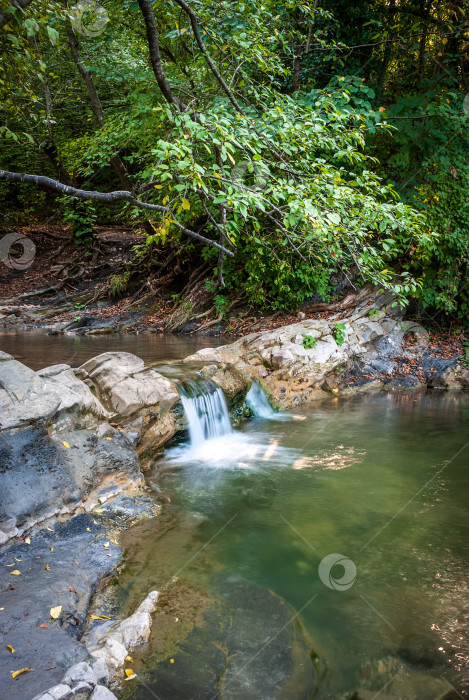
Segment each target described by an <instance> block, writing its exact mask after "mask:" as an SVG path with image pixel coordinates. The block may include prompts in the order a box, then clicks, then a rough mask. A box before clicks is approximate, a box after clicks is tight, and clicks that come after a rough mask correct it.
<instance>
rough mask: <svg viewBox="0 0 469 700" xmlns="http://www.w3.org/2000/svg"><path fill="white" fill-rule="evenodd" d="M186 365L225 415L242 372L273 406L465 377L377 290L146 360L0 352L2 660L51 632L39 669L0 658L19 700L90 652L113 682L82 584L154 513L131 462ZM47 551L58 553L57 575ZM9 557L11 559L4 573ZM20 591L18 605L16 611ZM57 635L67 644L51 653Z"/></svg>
mask: <svg viewBox="0 0 469 700" xmlns="http://www.w3.org/2000/svg"><path fill="white" fill-rule="evenodd" d="M135 341H136V343H138V339H137V338H136V339H135ZM135 347H136V349H137V348H138V345H137V344H136V346H135ZM188 377H195V378H197V377H199V378H200V377H203V378H204V379H205V381H206V383H207V386H208V389H207V390H208V391H210V392H211V391H214V390H216V391H220V389H221V390H222V391H223V395H224V396H225V397H226V400H227V401H228V403H229V404H230V405H231V407H232V409H233V410H234V411H235V412H236V413H237V416H238V417H242V416H246V415H247V413H246V411H245V405H244V402H245V397H246V393H247V391H248V389H249V388H250V387H251V385H252V383H253V382H254V381H256V382H258V383H259V385H260V386H261V387H263V389H264V390H265V392H266V393H267V394H268V395H269V397H270V398H271V401H272V402H273V403H274V404H275V405H277V406H278V407H281V408H282V409H286V408H292V407H296V406H299V405H301V406H306V405H308V404H311V402H313V401H318V400H319V399H327V397H331V396H332V397H335V398H336V399H339V398H340V397H345V398H346V397H348V396H349V395H355V394H356V393H360V392H368V393H369V392H377V391H385V392H396V391H409V390H410V391H412V392H414V395H415V391H416V390H421V391H427V390H428V388H429V387H433V389H434V390H438V391H440V390H442V389H448V390H454V391H456V392H463V391H464V390H466V389H467V387H468V386H469V372H468V370H467V368H465V367H464V364H463V363H461V362H460V361H459V360H458V358H457V357H455V356H451V353H449V357H448V356H446V353H445V352H444V351H443V352H437V348H435V347H433V346H432V341H431V338H430V336H429V334H428V333H427V332H426V331H425V329H423V328H422V327H421V326H420V325H419V324H416V323H413V322H410V321H405V320H403V319H402V318H401V317H400V314H399V312H398V310H396V308H395V307H393V306H392V299H391V298H390V297H389V295H387V294H383V293H378V294H376V295H375V296H374V298H373V299H370V298H369V294H368V292H367V293H363V296H362V298H360V297H358V296H357V297H356V298H355V304H354V306H353V310H352V311H351V313H349V314H348V315H347V316H346V317H345V318H344V317H343V315H340V316H337V315H335V316H330V317H329V319H328V320H326V319H302V320H301V321H298V322H297V323H295V324H293V325H289V326H282V327H280V328H278V329H274V330H269V331H264V332H261V333H257V334H251V335H248V336H245V337H242V338H240V339H238V340H236V341H235V342H233V343H231V344H229V345H225V346H220V347H218V348H202V349H200V350H198V351H197V352H196V353H194V354H192V355H190V356H189V357H186V358H185V360H184V361H183V362H176V363H169V364H168V363H165V364H164V365H162V366H160V367H158V368H157V369H155V368H150V367H148V366H145V363H144V362H143V361H142V360H141V359H140V358H138V357H137V356H136V355H134V354H130V353H125V352H107V353H104V354H101V355H99V356H97V357H94V358H91V359H89V360H87V361H86V362H85V363H83V364H81V365H80V366H79V367H76V368H74V369H71V368H70V367H69V366H67V365H63V364H59V365H55V366H52V367H48V368H45V369H41V370H39V371H37V372H34V371H32V370H31V369H29V368H28V367H27V366H25V365H23V364H21V363H20V362H18V361H17V360H15V359H14V358H12V357H11V356H9V355H8V354H6V353H2V354H1V357H0V380H1V387H2V403H3V405H2V417H1V423H2V425H1V428H2V455H1V458H2V462H1V463H2V469H1V473H0V482H1V485H2V489H1V496H0V506H1V507H0V531H1V533H0V537H1V540H2V543H3V544H4V548H3V551H2V552H1V555H2V557H5V561H7V562H8V563H7V564H5V566H4V570H3V571H2V582H1V591H2V592H1V594H0V595H1V597H0V600H1V601H3V600H5V601H6V602H7V603H8V605H5V606H1V607H5V610H4V611H2V618H1V621H2V628H1V629H2V634H3V637H4V640H5V645H4V647H5V648H6V646H7V645H10V646H11V647H12V648H14V649H15V650H17V649H19V650H20V651H18V652H16V651H15V652H14V653H13V652H8V653H9V654H10V653H11V654H12V656H11V659H9V660H10V661H11V662H12V661H13V659H14V660H15V662H16V661H18V664H19V666H20V665H21V668H35V666H34V665H32V664H33V659H35V658H36V657H35V655H34V649H35V648H36V647H37V648H38V646H39V645H40V644H41V643H42V644H43V639H44V638H43V636H41V635H43V632H44V631H45V630H46V628H47V631H49V628H51V629H52V633H51V635H50V640H49V642H50V643H49V642H48V644H47V645H44V644H43V649H44V654H45V655H46V656H47V659H46V657H45V656H44V658H42V656H40V655H39V656H37V659H38V660H40V661H41V667H40V668H35V670H34V672H33V671H29V670H28V671H25V672H24V673H22V674H21V675H20V676H18V677H17V678H13V677H12V673H14V672H15V671H17V670H21V668H13V667H12V666H11V663H10V664H8V665H7V666H5V667H4V675H3V677H2V679H0V682H1V683H2V684H3V685H2V687H4V688H5V692H6V693H7V694H8V693H9V697H12V698H13V697H15V696H14V694H12V693H11V692H10V691H11V689H14V690H15V693H16V697H17V698H18V700H20V699H21V700H31V697H32V696H33V695H34V694H35V693H36V691H39V690H47V687H50V686H51V685H53V682H55V683H56V684H57V683H59V684H60V681H61V679H62V678H63V676H64V673H65V672H66V670H67V667H68V666H69V665H71V664H73V663H75V662H77V661H82V660H83V659H85V658H88V655H89V654H90V653H91V654H92V655H93V654H95V657H97V658H101V659H104V660H105V663H106V664H107V667H108V670H109V667H110V668H111V670H112V671H114V672H115V673H116V674H117V677H118V679H119V681H120V682H122V681H123V679H124V676H123V675H122V674H123V673H124V670H125V669H124V662H125V659H126V656H127V655H129V654H127V653H126V654H125V655H123V651H122V648H123V649H124V650H125V651H126V652H128V651H129V646H130V645H129V644H128V645H124V644H123V643H122V639H123V637H122V635H121V632H119V635H121V636H119V635H118V638H117V637H115V635H114V636H113V635H112V634H111V638H110V637H109V635H107V634H106V635H104V636H103V637H102V638H101V641H100V642H99V643H97V644H95V646H91V647H90V646H89V645H88V644H87V643H86V642H83V641H82V633H83V631H84V630H85V628H87V624H88V623H89V622H90V619H89V605H90V601H91V600H92V596H93V594H94V593H95V591H96V589H97V587H98V585H99V583H100V582H101V583H102V582H103V577H104V580H109V577H110V576H111V575H113V573H114V572H115V571H116V566H117V565H118V562H119V561H120V556H121V553H120V547H119V544H118V541H119V536H118V531H119V528H120V529H122V527H124V528H126V527H128V526H129V524H131V523H132V522H137V521H138V520H139V519H140V518H141V517H154V516H155V515H156V514H157V510H158V508H157V507H156V506H155V507H156V508H157V510H153V507H154V505H155V501H154V500H153V499H152V498H150V499H148V494H146V493H145V480H144V470H146V469H148V468H151V467H152V465H153V464H154V461H155V457H156V456H157V454H158V453H159V452H161V449H162V448H164V446H165V445H166V444H168V441H169V440H171V438H173V437H174V436H175V435H177V434H178V433H180V432H181V431H182V430H184V429H185V425H186V424H185V416H184V413H183V411H182V408H181V403H180V397H179V392H178V383H179V382H181V381H184V380H185V379H187V378H188ZM204 386H205V385H204ZM210 387H214V388H215V389H213V390H212V389H211V388H210ZM123 498H124V499H130V500H125V501H124V502H123V501H122V500H121V499H123ZM163 500H164V496H163ZM129 512H130V513H131V514H133V515H132V516H131V517H130V518H129V517H128V515H129ZM74 538H75V539H74ZM27 540H28V541H27ZM47 548H48V549H49V553H50V554H49V555H48V553H47ZM96 551H98V552H99V556H96V554H95V552H96ZM25 552H26V553H27V556H25V555H24V553H25ZM54 552H58V553H59V557H60V579H59V580H58V581H57V578H56V569H55V567H54V558H53V553H54ZM77 552H80V558H79V559H77V558H76V553H77ZM22 554H23V556H21V555H22ZM37 557H39V559H37ZM46 557H47V561H46ZM49 559H50V561H49ZM83 559H84V560H85V561H86V562H87V563H86V564H85V565H84V568H83V571H82V572H81V573H80V566H81V563H82V560H83ZM76 561H78V562H80V563H79V564H76V563H75V562H76ZM10 564H12V565H13V566H14V567H16V566H17V565H18V569H16V568H14V569H13V571H12V572H10V571H9V568H11V567H10ZM21 567H23V569H22V568H21ZM90 567H91V568H90ZM16 571H18V572H19V573H16V574H15V573H14V572H16ZM82 574H83V576H84V578H85V579H86V581H85V582H82V581H81V576H82ZM77 581H78V583H76V582H77ZM242 585H243V586H244V584H242ZM69 589H72V590H69ZM74 591H77V592H74ZM147 592H148V591H147ZM10 593H12V594H13V595H12V596H11V598H10V599H9V598H8V595H9V594H10ZM233 595H234V593H233ZM5 596H6V597H5ZM24 600H29V601H30V609H25V610H24V611H22V612H23V613H27V614H24V615H23V616H22V617H21V614H20V612H21V611H20V610H19V608H20V607H21V606H22V603H23V601H24ZM265 600H266V601H267V599H265ZM269 605H270V603H269ZM55 608H60V612H59V614H58V616H57V617H54V616H52V613H51V611H52V610H53V609H55ZM98 612H99V614H98V616H97V617H98V618H99V617H101V623H103V618H102V615H103V614H104V615H105V616H107V617H110V618H112V617H113V614H114V613H113V611H112V610H109V611H107V610H106V611H103V610H102V609H101V610H100V611H98ZM107 613H111V614H109V615H108V614H107ZM148 614H150V613H148ZM145 620H146V623H145V624H146V627H145V629H146V630H147V632H148V633H149V629H150V625H149V623H148V618H145ZM116 624H117V623H116ZM240 624H241V623H240ZM242 624H243V625H244V623H242ZM44 625H45V627H44ZM116 629H117V628H116V627H112V630H111V631H113V632H115V630H116ZM108 631H109V630H108ZM64 634H65V635H67V637H66V640H67V644H68V645H69V646H70V650H69V651H68V652H66V653H64V654H62V648H63V640H62V637H63V635H64ZM116 634H117V633H116ZM52 635H54V636H52ZM146 638H147V637H146ZM70 639H71V640H72V641H70ZM110 639H111V641H110ZM139 639H140V637H139ZM30 642H31V643H30ZM118 644H120V647H119V646H116V645H118ZM121 647H122V648H121ZM96 651H97V652H98V654H97V655H96V653H95V652H96ZM5 653H6V652H5ZM15 653H16V654H17V656H16V657H15V655H14V654H15ZM55 658H56V661H54V659H55ZM28 659H29V661H28ZM22 664H24V665H22ZM36 665H39V664H36ZM46 681H47V683H48V684H49V685H46ZM12 683H14V685H11V684H12ZM65 685H67V684H65ZM86 692H88V690H86ZM93 692H94V691H93ZM88 695H90V693H88ZM87 697H88V696H87ZM45 700H49V698H45Z"/></svg>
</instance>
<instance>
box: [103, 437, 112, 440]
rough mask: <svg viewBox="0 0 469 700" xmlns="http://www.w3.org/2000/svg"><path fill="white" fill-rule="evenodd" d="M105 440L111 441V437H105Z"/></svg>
mask: <svg viewBox="0 0 469 700" xmlns="http://www.w3.org/2000/svg"><path fill="white" fill-rule="evenodd" d="M104 439H105V440H112V437H106V438H104Z"/></svg>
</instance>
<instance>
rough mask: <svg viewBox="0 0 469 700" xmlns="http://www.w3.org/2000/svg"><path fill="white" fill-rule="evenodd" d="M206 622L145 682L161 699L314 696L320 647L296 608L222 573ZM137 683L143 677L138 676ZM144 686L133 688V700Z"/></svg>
mask: <svg viewBox="0 0 469 700" xmlns="http://www.w3.org/2000/svg"><path fill="white" fill-rule="evenodd" d="M216 590H217V593H216V596H215V598H214V600H213V603H212V604H211V605H209V606H208V608H206V609H205V611H204V614H203V620H202V622H201V623H200V624H198V625H197V626H196V627H194V628H193V629H192V631H191V632H190V633H189V634H188V636H187V637H186V639H185V640H184V641H182V642H181V643H180V644H179V651H177V652H176V653H173V654H172V656H171V659H169V658H168V659H167V660H166V661H162V662H161V663H159V664H158V665H157V666H156V668H155V670H154V671H153V672H152V673H151V675H150V676H149V678H145V686H146V688H147V689H148V688H149V691H148V692H149V694H150V695H151V693H152V691H153V690H154V692H155V693H156V694H157V695H158V697H159V698H160V700H173V698H179V697H180V698H211V699H212V700H217V698H218V699H219V700H222V699H223V700H239V698H243V700H259V698H276V700H308V699H309V698H311V697H312V696H313V693H314V691H315V690H316V689H317V680H316V669H315V665H314V663H313V661H312V658H314V656H315V655H314V651H313V649H312V646H311V644H310V643H309V641H308V639H307V638H306V636H305V635H304V633H303V631H302V629H301V626H300V624H299V622H298V618H297V616H296V614H295V611H294V609H293V608H292V607H291V606H290V605H289V604H288V603H287V602H286V601H285V600H283V599H282V598H280V597H279V596H277V595H275V594H274V593H272V592H271V591H269V590H267V589H265V588H263V587H261V586H257V585H255V584H252V583H249V582H248V581H245V580H243V579H241V578H238V577H234V576H226V575H223V576H220V577H218V578H217V584H216ZM137 682H138V681H137ZM141 693H142V691H140V690H138V689H137V690H135V691H134V693H133V694H132V695H131V696H130V698H131V700H138V698H140V697H141V696H142V695H141Z"/></svg>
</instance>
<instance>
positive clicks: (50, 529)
mask: <svg viewBox="0 0 469 700" xmlns="http://www.w3.org/2000/svg"><path fill="white" fill-rule="evenodd" d="M46 529H47V530H49V532H54V531H53V529H52V528H51V527H48V528H46Z"/></svg>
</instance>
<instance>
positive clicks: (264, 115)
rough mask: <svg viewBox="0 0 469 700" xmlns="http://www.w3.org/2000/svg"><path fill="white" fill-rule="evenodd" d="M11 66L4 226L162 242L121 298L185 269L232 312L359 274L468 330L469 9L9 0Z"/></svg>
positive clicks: (4, 48) (424, 4)
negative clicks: (125, 230)
mask: <svg viewBox="0 0 469 700" xmlns="http://www.w3.org/2000/svg"><path fill="white" fill-rule="evenodd" d="M0 53H1V63H0V94H1V100H0V112H1V120H0V140H1V150H0V168H1V170H0V201H1V212H2V222H1V224H2V228H3V229H5V230H13V229H14V227H15V226H19V225H20V224H24V223H25V222H28V221H30V220H32V219H34V220H40V219H41V217H44V216H45V215H48V214H50V212H52V211H56V210H58V211H59V212H60V220H61V221H62V223H63V224H64V226H68V227H69V232H70V240H73V242H74V243H75V244H77V243H78V244H79V245H80V246H81V247H82V250H83V259H84V260H89V259H90V258H91V257H92V255H93V249H94V237H95V226H96V225H97V224H98V223H99V222H102V221H106V222H109V221H112V222H115V223H121V224H123V225H124V224H125V225H126V226H132V227H133V228H134V229H135V230H139V231H141V232H142V238H141V241H142V242H141V244H140V245H138V246H136V247H135V249H134V254H133V258H132V260H131V261H130V262H129V263H128V264H127V265H126V266H125V268H124V269H122V270H121V272H120V273H119V275H115V276H113V277H112V278H111V279H110V280H109V289H108V291H109V294H112V295H114V296H116V295H119V294H121V293H124V292H125V290H126V289H127V288H128V286H129V285H130V284H131V283H132V282H133V281H134V280H135V279H142V278H143V279H145V278H148V277H151V275H152V274H153V272H154V270H157V269H159V268H160V267H161V265H162V264H171V265H173V266H176V267H177V270H178V272H179V273H180V274H181V275H182V278H183V279H184V280H185V281H187V280H189V279H195V277H192V278H191V277H190V275H193V273H194V271H198V270H200V271H201V272H200V274H199V276H198V277H197V280H198V282H199V283H200V282H202V283H203V285H204V288H205V290H207V291H208V292H210V293H211V294H213V303H214V307H215V309H216V311H217V312H223V310H224V309H228V308H230V306H231V305H232V303H233V300H234V301H236V299H242V300H244V301H245V302H247V303H249V304H252V305H255V306H257V307H260V308H263V307H268V308H271V309H287V310H291V309H295V308H298V306H299V305H300V304H301V303H302V302H303V301H304V300H307V299H308V298H311V296H312V295H320V296H321V298H323V299H326V300H330V299H331V298H333V297H334V293H335V286H334V285H335V283H336V280H337V279H338V277H339V276H340V278H341V279H346V280H347V281H348V283H349V284H350V285H351V286H352V287H355V288H357V287H360V286H362V285H363V284H364V283H365V282H371V283H374V284H379V285H382V286H384V287H386V288H389V289H392V290H393V291H394V292H395V294H396V297H397V298H398V299H399V300H400V303H401V304H402V305H404V306H405V305H407V304H409V303H412V304H414V305H418V306H419V307H420V308H421V309H426V310H428V312H432V313H434V312H435V311H436V312H439V313H444V314H451V315H452V316H453V317H459V318H464V317H467V313H468V310H469V285H468V272H469V270H468V263H469V165H468V158H467V156H468V144H469V97H467V98H466V95H467V93H468V92H469V9H468V8H467V6H465V5H463V4H462V3H461V4H457V3H454V2H447V1H444V0H433V1H432V0H428V1H424V0H414V1H412V0H388V1H387V2H383V1H382V0H376V1H375V2H373V1H371V2H370V1H368V2H365V1H363V0H356V1H355V2H354V3H350V2H345V0H323V1H322V2H321V3H320V2H318V0H315V1H314V2H303V3H301V4H299V3H297V2H289V1H276V0H263V2H254V0H251V1H250V0H246V1H225V0H220V1H219V2H217V3H213V2H208V1H207V0H189V2H186V0H158V1H157V2H152V1H151V0H138V2H134V1H133V0H120V1H119V2H117V1H114V0H104V1H103V2H102V3H100V4H98V3H95V2H93V0H89V1H85V2H81V3H78V4H77V5H73V4H71V3H68V2H67V1H66V0H64V1H61V0H1V1H0ZM168 261H169V262H168Z"/></svg>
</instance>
